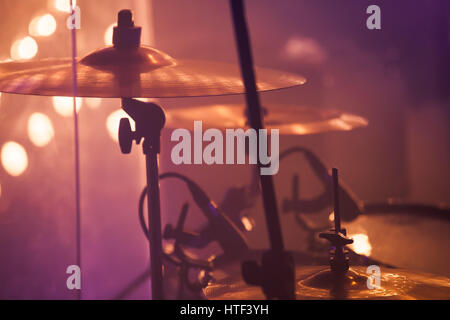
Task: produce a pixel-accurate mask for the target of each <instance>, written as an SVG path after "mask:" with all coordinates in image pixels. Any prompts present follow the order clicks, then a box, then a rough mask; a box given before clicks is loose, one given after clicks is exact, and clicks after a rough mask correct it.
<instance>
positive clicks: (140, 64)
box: [0, 46, 306, 98]
mask: <svg viewBox="0 0 450 320" xmlns="http://www.w3.org/2000/svg"><path fill="white" fill-rule="evenodd" d="M255 69H256V70H255V72H256V76H257V80H258V81H257V85H258V90H259V91H270V90H275V89H281V88H287V87H292V86H296V85H301V84H303V83H305V81H306V80H305V78H303V77H302V76H299V75H294V74H291V73H286V72H281V71H276V70H271V69H264V68H255ZM77 82H78V96H80V97H99V98H120V97H148V98H151V97H153V98H159V97H161V98H163V97H192V96H211V95H229V94H239V93H244V92H245V88H244V86H243V83H242V80H241V74H240V70H239V66H238V65H234V64H227V63H218V62H205V61H195V60H175V59H173V58H172V57H170V56H169V55H167V54H165V53H163V52H161V51H159V50H157V49H154V48H151V47H146V46H141V47H139V48H137V49H136V50H118V49H116V48H114V47H112V46H111V47H106V48H103V49H99V50H96V51H94V52H93V53H91V54H89V55H87V56H86V57H84V58H83V59H81V60H79V61H78V63H77ZM0 91H1V92H7V93H18V94H30V95H44V96H71V95H72V64H71V59H46V60H40V61H29V62H6V63H0Z"/></svg>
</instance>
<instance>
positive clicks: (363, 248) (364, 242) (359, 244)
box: [348, 233, 372, 256]
mask: <svg viewBox="0 0 450 320" xmlns="http://www.w3.org/2000/svg"><path fill="white" fill-rule="evenodd" d="M348 237H349V238H351V239H353V243H352V244H350V245H349V247H350V248H351V249H352V250H353V251H355V252H356V253H358V254H363V255H365V256H370V255H371V254H372V245H371V244H370V242H369V237H368V236H367V235H366V234H364V233H357V234H353V235H349V236H348Z"/></svg>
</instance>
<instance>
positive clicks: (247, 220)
mask: <svg viewBox="0 0 450 320" xmlns="http://www.w3.org/2000/svg"><path fill="white" fill-rule="evenodd" d="M241 222H242V224H243V226H244V228H245V230H247V231H252V230H253V222H252V220H251V219H250V218H249V217H247V216H243V217H241Z"/></svg>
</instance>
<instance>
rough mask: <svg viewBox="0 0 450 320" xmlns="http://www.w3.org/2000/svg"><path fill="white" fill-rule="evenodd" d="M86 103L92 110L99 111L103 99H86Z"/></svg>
mask: <svg viewBox="0 0 450 320" xmlns="http://www.w3.org/2000/svg"><path fill="white" fill-rule="evenodd" d="M84 102H86V104H87V106H88V107H89V108H91V109H97V108H98V107H100V105H101V103H102V99H101V98H84Z"/></svg>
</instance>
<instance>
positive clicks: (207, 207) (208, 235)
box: [114, 172, 249, 299]
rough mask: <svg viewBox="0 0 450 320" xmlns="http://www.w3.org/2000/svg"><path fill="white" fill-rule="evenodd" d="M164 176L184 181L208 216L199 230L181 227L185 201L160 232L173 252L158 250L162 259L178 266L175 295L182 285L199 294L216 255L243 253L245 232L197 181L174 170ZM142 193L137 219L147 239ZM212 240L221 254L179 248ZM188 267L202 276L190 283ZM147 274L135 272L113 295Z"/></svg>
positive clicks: (125, 292) (128, 289) (130, 287)
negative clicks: (194, 254)
mask: <svg viewBox="0 0 450 320" xmlns="http://www.w3.org/2000/svg"><path fill="white" fill-rule="evenodd" d="M167 178H175V179H178V180H181V181H183V182H184V183H185V184H186V186H187V187H188V190H189V192H190V193H191V196H192V198H193V200H194V202H195V204H196V205H197V206H198V207H199V208H200V209H201V212H202V213H203V214H204V216H205V217H206V219H207V220H208V224H207V225H206V226H204V227H202V228H201V229H200V231H199V232H192V231H186V230H184V222H185V221H186V217H187V211H188V204H185V205H184V206H183V208H182V210H181V213H180V216H179V219H178V222H177V226H176V227H173V226H171V225H166V227H165V230H164V233H163V237H164V239H166V240H175V243H174V250H173V252H172V253H171V254H168V253H166V252H164V251H163V252H162V254H163V257H164V260H165V262H166V263H169V264H172V265H174V266H176V267H177V268H178V277H179V279H180V282H179V288H178V294H177V295H178V297H181V296H182V295H183V292H184V288H187V289H188V290H189V291H190V294H194V296H195V297H199V294H200V291H201V289H202V288H204V287H205V286H206V285H207V284H208V282H209V280H210V277H209V272H210V271H211V270H212V269H213V266H214V261H215V260H216V259H219V260H226V261H227V260H230V259H239V258H241V257H243V256H245V254H246V253H247V252H248V250H249V248H248V245H247V241H246V238H245V235H243V234H242V232H241V230H239V228H238V227H237V226H236V225H235V224H234V222H233V221H232V220H231V219H230V218H228V216H227V215H226V214H225V213H224V212H223V211H222V210H221V209H220V208H218V207H217V205H215V203H214V202H213V201H212V200H211V199H210V198H209V197H208V195H207V194H206V193H205V192H204V191H203V190H202V188H201V187H200V186H199V185H198V184H196V183H195V182H194V181H193V180H191V179H189V178H188V177H186V176H184V175H182V174H179V173H175V172H167V173H163V174H161V175H160V176H159V179H160V180H164V179H167ZM146 196H147V187H145V188H144V189H143V190H142V193H141V196H140V198H139V221H140V225H141V228H142V230H143V232H144V234H145V235H146V237H147V239H149V236H148V234H149V231H148V227H147V226H146V222H145V218H144V203H145V198H146ZM213 241H217V243H218V244H219V245H220V247H221V249H222V251H223V256H221V257H217V258H216V257H215V256H214V257H210V258H209V259H207V260H200V259H193V258H191V257H190V256H189V255H188V254H186V253H185V250H184V249H183V247H190V248H197V249H199V248H204V247H205V246H207V245H208V244H210V243H211V242H213ZM166 263H164V265H166ZM192 269H199V270H202V271H203V274H204V277H203V279H202V281H200V282H194V283H192V282H191V281H190V280H189V278H188V275H189V271H190V270H192ZM149 276H150V272H148V271H146V272H144V273H143V274H141V275H139V276H138V277H137V278H136V279H135V280H133V281H132V282H131V283H130V284H129V285H127V286H126V287H125V288H124V289H122V290H121V291H120V293H119V294H118V295H116V296H115V297H114V299H123V298H125V297H126V296H128V295H129V294H130V293H131V292H132V291H133V290H134V289H135V288H136V287H137V286H138V285H140V284H141V283H142V282H144V281H145V280H147V279H148V277H149ZM190 297H191V296H190ZM191 298H192V297H191Z"/></svg>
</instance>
